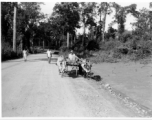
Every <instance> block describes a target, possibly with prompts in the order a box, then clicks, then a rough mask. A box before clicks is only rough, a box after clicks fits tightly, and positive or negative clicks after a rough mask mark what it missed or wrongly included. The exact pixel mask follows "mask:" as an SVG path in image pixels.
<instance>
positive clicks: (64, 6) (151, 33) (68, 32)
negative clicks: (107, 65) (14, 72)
mask: <svg viewBox="0 0 152 120" xmlns="http://www.w3.org/2000/svg"><path fill="white" fill-rule="evenodd" d="M42 4H43V3H40V2H21V3H19V4H17V3H13V2H1V26H2V27H1V28H2V32H1V33H2V34H1V43H2V47H1V49H2V59H10V58H13V57H17V56H21V52H22V50H23V49H28V50H29V52H30V53H36V52H38V48H43V49H46V48H51V49H60V50H61V51H66V50H68V49H73V50H75V51H77V53H79V55H82V56H84V55H88V54H91V52H92V51H96V52H97V51H98V52H99V53H101V51H102V53H104V52H105V54H108V55H109V54H110V55H111V56H112V58H119V57H121V56H123V55H134V57H136V58H144V57H145V56H149V55H151V53H152V48H151V47H152V11H150V10H149V9H146V8H143V9H141V10H140V11H137V10H136V4H131V5H129V6H125V7H122V6H120V5H119V4H117V3H115V2H110V3H107V2H101V3H95V2H80V3H77V2H62V3H56V4H55V6H54V8H53V12H52V14H51V16H50V17H47V15H45V14H43V13H41V8H40V5H42ZM151 5H152V4H151V3H150V4H149V7H152V6H151ZM14 7H16V9H17V15H16V51H14V50H13V16H14ZM50 11H51V10H50ZM113 12H114V13H115V15H114V20H113V21H112V20H111V23H110V24H109V28H108V30H107V32H106V31H105V24H106V19H107V16H108V15H110V14H111V13H113ZM128 14H131V15H132V16H134V17H135V18H136V22H135V23H133V24H132V27H133V29H132V31H128V30H126V29H125V22H126V16H127V15H128ZM97 18H98V19H97ZM115 23H116V24H118V28H117V29H114V28H113V27H112V26H113V25H114V24H115ZM78 28H83V34H77V33H76V30H77V29H78ZM86 29H88V32H86ZM100 55H101V54H100ZM104 57H105V56H104ZM101 58H102V57H101V56H100V57H99V56H98V59H101Z"/></svg>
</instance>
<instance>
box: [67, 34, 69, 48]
mask: <svg viewBox="0 0 152 120" xmlns="http://www.w3.org/2000/svg"><path fill="white" fill-rule="evenodd" d="M67 48H69V32H67Z"/></svg>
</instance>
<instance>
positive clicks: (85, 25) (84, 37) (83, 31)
mask: <svg viewBox="0 0 152 120" xmlns="http://www.w3.org/2000/svg"><path fill="white" fill-rule="evenodd" d="M85 26H86V25H85V22H84V27H83V39H82V46H83V45H84V40H85Z"/></svg>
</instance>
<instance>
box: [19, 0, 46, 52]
mask: <svg viewBox="0 0 152 120" xmlns="http://www.w3.org/2000/svg"><path fill="white" fill-rule="evenodd" d="M41 4H43V3H39V2H21V3H20V4H19V8H20V9H21V10H20V19H18V20H19V21H20V22H19V23H20V24H19V25H20V26H19V27H20V29H19V30H21V31H19V32H21V33H22V34H23V35H24V37H23V47H26V48H28V49H29V50H30V51H31V46H32V49H33V47H34V45H33V39H34V36H35V31H34V30H35V27H36V26H38V24H39V21H40V20H41V19H43V18H44V15H43V14H42V13H41V12H40V10H41V8H40V5H41ZM32 51H33V50H32Z"/></svg>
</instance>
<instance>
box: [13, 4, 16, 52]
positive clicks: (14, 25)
mask: <svg viewBox="0 0 152 120" xmlns="http://www.w3.org/2000/svg"><path fill="white" fill-rule="evenodd" d="M16 14H17V4H16V5H14V19H13V51H14V52H16Z"/></svg>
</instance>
